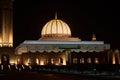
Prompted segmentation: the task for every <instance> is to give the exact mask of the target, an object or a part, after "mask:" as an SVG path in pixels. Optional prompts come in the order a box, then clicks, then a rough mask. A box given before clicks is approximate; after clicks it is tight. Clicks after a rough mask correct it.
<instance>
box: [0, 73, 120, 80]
mask: <svg viewBox="0 0 120 80" xmlns="http://www.w3.org/2000/svg"><path fill="white" fill-rule="evenodd" d="M0 80H120V78H115V77H114V78H113V77H100V76H99V77H98V76H81V75H74V74H58V73H51V72H39V73H37V72H17V73H16V72H14V73H5V74H0Z"/></svg>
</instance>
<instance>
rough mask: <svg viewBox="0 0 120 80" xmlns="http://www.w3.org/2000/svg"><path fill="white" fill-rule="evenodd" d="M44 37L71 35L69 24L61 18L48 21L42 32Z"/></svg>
mask: <svg viewBox="0 0 120 80" xmlns="http://www.w3.org/2000/svg"><path fill="white" fill-rule="evenodd" d="M41 36H42V37H71V30H70V28H69V26H68V25H67V24H66V23H65V22H64V21H62V20H60V19H53V20H50V21H49V22H47V23H46V24H45V25H44V27H43V29H42V32H41Z"/></svg>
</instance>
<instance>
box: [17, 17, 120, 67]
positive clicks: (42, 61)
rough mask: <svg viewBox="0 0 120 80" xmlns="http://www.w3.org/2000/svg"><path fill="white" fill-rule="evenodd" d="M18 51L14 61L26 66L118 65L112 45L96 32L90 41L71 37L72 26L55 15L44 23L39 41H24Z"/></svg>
mask: <svg viewBox="0 0 120 80" xmlns="http://www.w3.org/2000/svg"><path fill="white" fill-rule="evenodd" d="M15 54H16V56H17V57H16V59H17V60H16V62H15V63H16V64H25V65H74V64H78V65H80V64H119V63H118V62H119V61H118V59H119V58H117V59H115V56H114V55H115V54H114V52H111V51H110V44H105V43H104V41H97V40H96V35H95V34H93V35H92V39H91V41H82V40H81V39H80V38H78V37H72V34H71V30H70V27H69V26H68V25H67V24H66V23H65V22H64V21H62V20H60V19H57V18H56V17H55V19H52V20H50V21H48V22H47V23H46V24H45V25H44V27H43V29H42V31H41V38H40V39H39V40H25V41H24V42H23V43H21V44H20V45H19V46H18V47H16V50H15ZM117 54H119V52H118V51H117ZM117 61H118V62H117Z"/></svg>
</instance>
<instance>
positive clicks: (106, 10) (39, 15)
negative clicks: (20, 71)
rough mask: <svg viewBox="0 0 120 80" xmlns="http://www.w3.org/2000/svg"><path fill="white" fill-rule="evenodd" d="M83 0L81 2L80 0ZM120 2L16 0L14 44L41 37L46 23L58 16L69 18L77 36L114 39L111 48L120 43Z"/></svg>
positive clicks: (64, 19)
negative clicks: (93, 35) (94, 35)
mask: <svg viewBox="0 0 120 80" xmlns="http://www.w3.org/2000/svg"><path fill="white" fill-rule="evenodd" d="M78 1H79V2H78ZM119 8H120V6H119V3H118V2H115V1H114V2H112V1H110V0H108V1H106V0H88V1H87V0H48V1H47V0H15V2H14V9H13V10H14V16H13V17H14V18H13V19H14V20H13V22H14V45H15V46H17V45H19V44H20V43H22V42H23V41H24V40H37V39H39V38H40V36H41V30H42V27H43V26H44V25H45V24H46V23H47V22H48V21H49V20H51V19H54V16H55V12H56V11H57V14H58V18H59V19H61V20H63V21H65V22H66V23H67V24H68V25H69V27H70V29H71V32H72V36H73V37H79V38H81V39H82V40H86V41H88V40H91V36H92V34H93V33H94V34H96V36H97V40H99V41H100V40H102V41H105V43H110V44H111V48H114V49H116V48H118V49H119V45H120V42H119V41H120V29H119V27H120V12H119V10H120V9H119Z"/></svg>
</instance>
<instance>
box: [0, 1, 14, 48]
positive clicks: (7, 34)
mask: <svg viewBox="0 0 120 80" xmlns="http://www.w3.org/2000/svg"><path fill="white" fill-rule="evenodd" d="M12 18H13V0H0V47H12V46H13V19H12Z"/></svg>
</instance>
